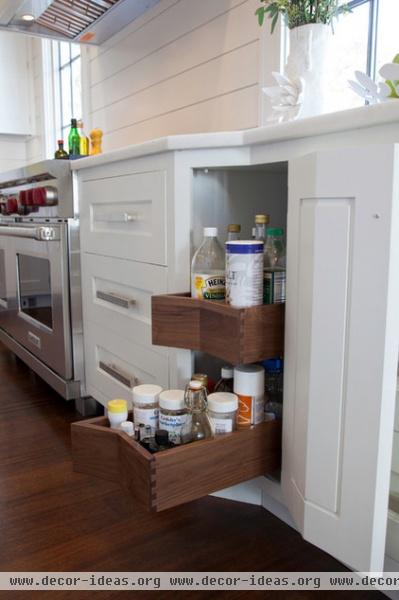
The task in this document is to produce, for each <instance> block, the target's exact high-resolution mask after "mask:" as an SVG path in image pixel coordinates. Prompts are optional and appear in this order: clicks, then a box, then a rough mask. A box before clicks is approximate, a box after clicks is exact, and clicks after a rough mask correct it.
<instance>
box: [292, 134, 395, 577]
mask: <svg viewBox="0 0 399 600" xmlns="http://www.w3.org/2000/svg"><path fill="white" fill-rule="evenodd" d="M398 159H399V153H398V149H397V147H396V146H395V145H393V144H390V145H374V146H366V147H363V148H357V149H348V148H346V149H345V148H343V149H339V150H333V151H326V152H320V153H315V154H312V155H309V156H305V157H303V158H299V159H295V160H293V161H292V162H291V163H290V165H289V206H288V229H287V231H288V244H287V305H286V340H285V343H286V355H285V356H286V361H285V393H284V425H283V474H282V485H283V493H284V496H285V499H286V502H287V505H288V507H289V509H290V511H291V513H292V516H293V518H294V520H295V522H296V524H297V526H298V528H299V530H300V531H301V532H302V534H303V537H304V538H305V539H306V540H308V541H309V542H312V543H313V544H315V545H316V546H319V547H320V548H322V549H323V550H325V551H327V552H328V553H330V554H331V555H333V556H334V557H336V558H337V559H338V560H340V561H341V562H343V563H345V564H346V565H348V566H350V567H351V568H353V569H355V570H360V571H380V570H383V563H384V551H385V535H386V523H387V509H388V495H389V476H390V468H391V450H392V437H393V421H394V403H395V384H396V370H397V360H398V341H399V251H398V248H399V186H398V176H399V160H398Z"/></svg>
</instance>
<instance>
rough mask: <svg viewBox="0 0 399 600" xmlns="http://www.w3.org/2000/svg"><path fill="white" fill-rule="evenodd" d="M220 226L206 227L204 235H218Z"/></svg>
mask: <svg viewBox="0 0 399 600" xmlns="http://www.w3.org/2000/svg"><path fill="white" fill-rule="evenodd" d="M217 235H218V228H217V227H204V237H217Z"/></svg>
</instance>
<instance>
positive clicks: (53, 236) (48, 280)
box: [0, 161, 84, 399]
mask: <svg viewBox="0 0 399 600" xmlns="http://www.w3.org/2000/svg"><path fill="white" fill-rule="evenodd" d="M72 189H73V186H72V173H71V171H70V167H69V162H68V161H46V162H44V163H40V164H38V165H33V166H31V167H28V168H26V169H20V170H18V171H15V172H12V173H9V174H5V175H3V176H0V194H1V195H0V210H1V217H0V340H1V341H3V342H4V343H5V344H6V345H7V346H8V347H9V348H11V350H13V351H14V352H15V353H16V354H17V355H18V356H20V358H22V360H25V362H27V364H29V366H30V367H31V368H32V369H33V370H35V371H36V372H37V373H38V374H39V375H40V376H42V377H43V378H44V379H45V380H46V381H47V382H48V383H49V384H50V385H52V386H53V387H54V388H55V389H56V390H57V391H58V392H59V393H60V394H61V395H62V396H64V398H67V399H72V398H74V399H77V398H80V397H82V396H84V380H83V372H84V370H83V350H82V348H83V343H82V318H81V294H80V255H79V221H78V212H77V207H76V205H75V204H74V199H73V193H72Z"/></svg>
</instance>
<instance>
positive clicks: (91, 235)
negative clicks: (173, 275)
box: [79, 171, 167, 265]
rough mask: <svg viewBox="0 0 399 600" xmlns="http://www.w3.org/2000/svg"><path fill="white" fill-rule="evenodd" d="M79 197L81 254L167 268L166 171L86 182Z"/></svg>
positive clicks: (81, 187) (81, 186) (82, 183)
mask: <svg viewBox="0 0 399 600" xmlns="http://www.w3.org/2000/svg"><path fill="white" fill-rule="evenodd" d="M79 193H80V196H81V221H80V222H81V236H82V238H81V244H82V250H83V251H85V252H94V253H95V254H102V255H105V256H114V257H117V258H126V259H130V260H138V261H142V262H148V263H153V264H157V265H166V264H167V260H166V173H165V171H153V172H148V173H134V174H131V175H120V176H118V177H109V178H106V179H96V180H91V181H90V180H89V181H83V182H81V185H80V190H79Z"/></svg>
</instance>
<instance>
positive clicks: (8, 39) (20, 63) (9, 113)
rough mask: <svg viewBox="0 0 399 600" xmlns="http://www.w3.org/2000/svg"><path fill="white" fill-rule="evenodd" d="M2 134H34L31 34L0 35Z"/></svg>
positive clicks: (0, 126)
mask: <svg viewBox="0 0 399 600" xmlns="http://www.w3.org/2000/svg"><path fill="white" fill-rule="evenodd" d="M0 56H1V63H0V81H1V88H2V93H1V95H0V134H7V135H24V136H25V135H32V134H33V133H34V132H33V123H32V108H31V107H32V102H33V93H32V89H33V79H32V73H31V70H30V69H29V64H28V58H29V38H28V37H27V36H25V35H20V34H14V33H2V34H1V35H0Z"/></svg>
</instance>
